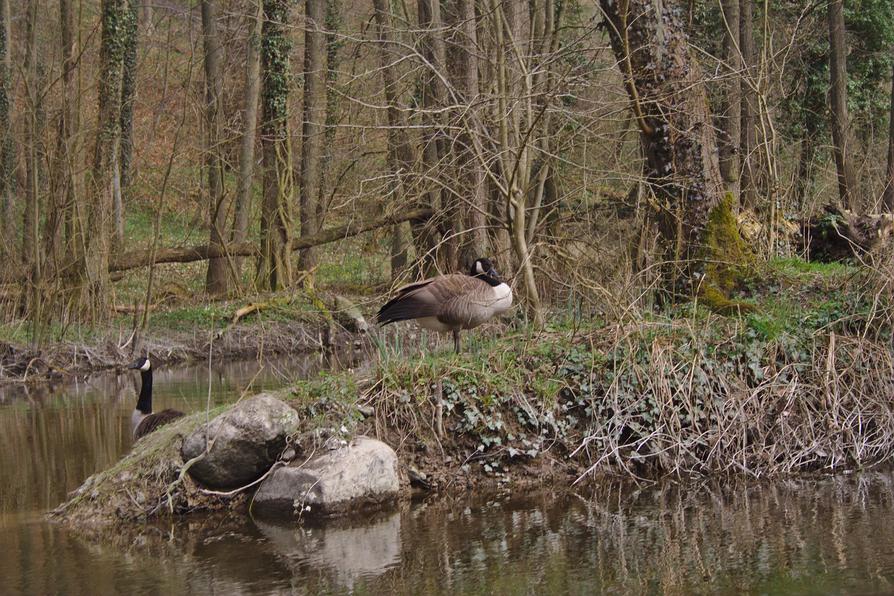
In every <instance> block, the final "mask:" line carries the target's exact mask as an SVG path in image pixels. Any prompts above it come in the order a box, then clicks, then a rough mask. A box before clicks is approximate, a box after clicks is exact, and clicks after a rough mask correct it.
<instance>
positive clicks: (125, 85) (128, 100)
mask: <svg viewBox="0 0 894 596" xmlns="http://www.w3.org/2000/svg"><path fill="white" fill-rule="evenodd" d="M138 3H139V0H128V1H127V10H128V15H127V17H128V18H127V20H126V21H125V22H124V23H123V26H124V28H125V30H124V34H123V40H124V43H125V48H124V64H123V66H122V79H121V148H120V151H119V152H118V158H117V159H116V160H115V165H114V169H115V173H114V181H115V186H114V193H115V196H114V201H115V242H116V243H117V244H118V245H119V246H120V245H121V244H122V243H123V242H124V209H125V207H124V203H125V199H126V197H127V196H128V189H129V188H130V185H131V179H132V177H133V104H134V101H135V99H136V93H137V41H138V34H139V31H138V27H137V23H138V11H139V6H138Z"/></svg>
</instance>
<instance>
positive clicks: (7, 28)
mask: <svg viewBox="0 0 894 596" xmlns="http://www.w3.org/2000/svg"><path fill="white" fill-rule="evenodd" d="M11 33H12V27H11V24H10V12H9V0H0V220H2V221H0V233H2V235H3V237H4V238H6V239H7V240H6V241H5V242H0V244H2V246H0V258H4V262H7V263H8V262H10V257H12V256H14V255H15V248H14V247H15V245H16V242H15V241H14V238H15V237H16V235H15V225H14V222H15V186H16V180H15V149H14V146H13V138H12V134H13V131H12V114H13V110H14V106H13V94H12V52H11V51H10V50H11V47H10V45H11V41H12V40H11V37H10V36H11ZM2 278H3V276H2V275H0V279H2Z"/></svg>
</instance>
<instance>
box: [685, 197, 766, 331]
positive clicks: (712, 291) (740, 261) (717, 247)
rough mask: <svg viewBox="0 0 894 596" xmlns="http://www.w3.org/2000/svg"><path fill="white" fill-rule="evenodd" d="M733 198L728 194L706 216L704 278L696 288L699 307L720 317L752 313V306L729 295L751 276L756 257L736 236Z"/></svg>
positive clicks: (737, 229) (743, 241) (738, 235)
mask: <svg viewBox="0 0 894 596" xmlns="http://www.w3.org/2000/svg"><path fill="white" fill-rule="evenodd" d="M732 205H733V197H732V194H731V193H727V194H726V195H725V196H724V197H723V199H722V200H721V201H720V203H719V204H718V205H717V206H716V207H714V208H713V209H712V210H711V213H710V214H709V215H708V224H707V227H706V229H705V244H704V245H705V248H704V255H703V258H704V260H705V270H704V272H705V276H704V278H703V279H702V280H701V283H700V285H699V291H698V297H699V299H700V300H701V301H702V303H703V304H704V305H705V306H707V307H708V308H710V309H711V310H713V311H714V312H717V313H719V314H723V315H736V314H740V313H746V312H752V311H754V310H755V306H754V305H753V304H749V303H747V302H742V301H738V300H733V299H731V298H730V294H731V293H732V292H734V291H736V290H737V289H740V288H741V287H742V286H743V285H744V284H745V282H746V281H747V280H749V279H750V278H751V277H753V276H754V269H755V257H754V254H753V253H752V252H751V250H750V249H749V248H748V245H747V244H745V240H743V239H742V236H741V235H740V234H739V228H738V226H737V224H736V217H735V215H733V209H732Z"/></svg>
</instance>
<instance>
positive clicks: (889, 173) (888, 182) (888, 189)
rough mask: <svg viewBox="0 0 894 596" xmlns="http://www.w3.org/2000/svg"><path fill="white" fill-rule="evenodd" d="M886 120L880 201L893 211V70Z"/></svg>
mask: <svg viewBox="0 0 894 596" xmlns="http://www.w3.org/2000/svg"><path fill="white" fill-rule="evenodd" d="M888 120H889V122H888V167H887V169H886V176H885V192H884V195H883V197H882V203H883V204H884V206H885V209H887V210H888V211H891V212H894V72H892V73H891V109H890V113H889V116H888Z"/></svg>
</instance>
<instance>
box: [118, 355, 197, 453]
mask: <svg viewBox="0 0 894 596" xmlns="http://www.w3.org/2000/svg"><path fill="white" fill-rule="evenodd" d="M127 368H129V369H134V370H138V371H140V377H142V386H141V387H140V397H139V399H138V400H137V407H136V409H135V410H134V411H133V414H131V416H130V422H131V424H132V425H133V438H134V440H135V441H136V440H137V439H139V438H140V437H143V436H145V435H148V434H149V433H151V432H152V431H154V430H155V429H157V428H158V427H160V426H164V425H165V424H167V423H169V422H172V421H174V420H176V419H177V418H180V417H181V416H183V412H180V411H178V410H171V409H167V410H162V411H161V412H156V413H155V414H153V413H152V363H151V362H150V361H149V359H148V358H140V359H139V360H137V361H136V362H133V363H132V364H130V365H129V366H128V367H127Z"/></svg>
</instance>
